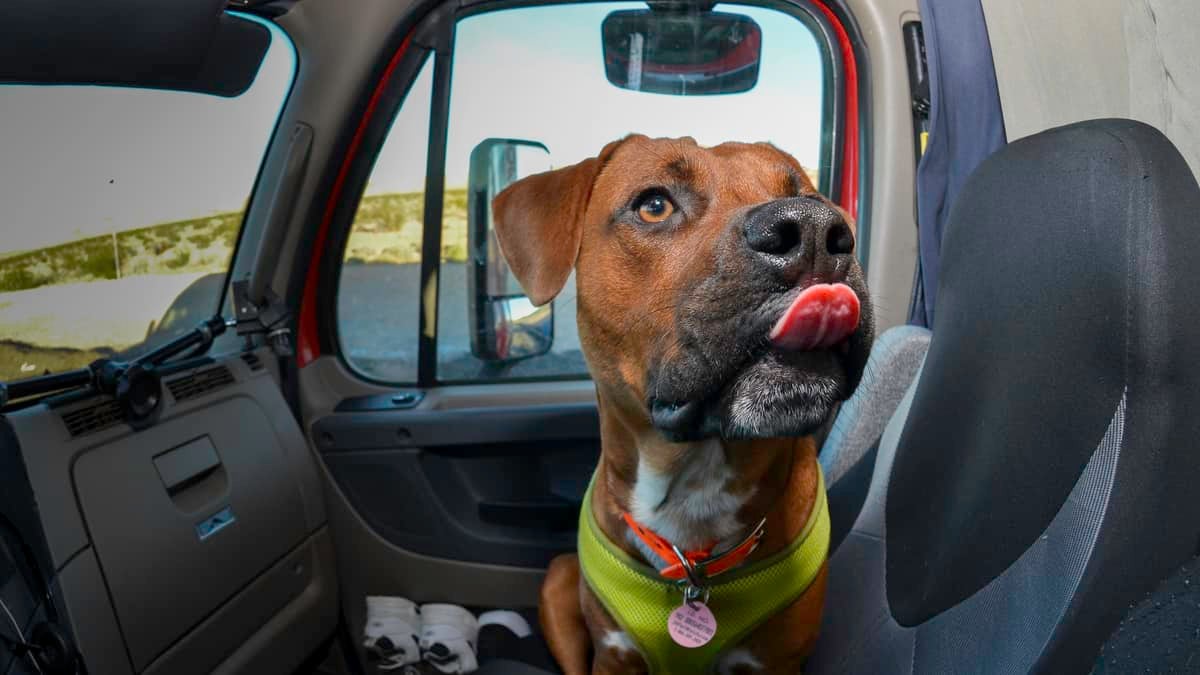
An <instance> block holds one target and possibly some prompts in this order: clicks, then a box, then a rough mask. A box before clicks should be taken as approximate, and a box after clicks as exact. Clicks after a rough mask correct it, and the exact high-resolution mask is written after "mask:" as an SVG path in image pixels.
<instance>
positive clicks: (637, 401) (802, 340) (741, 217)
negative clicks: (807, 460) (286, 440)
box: [493, 135, 874, 441]
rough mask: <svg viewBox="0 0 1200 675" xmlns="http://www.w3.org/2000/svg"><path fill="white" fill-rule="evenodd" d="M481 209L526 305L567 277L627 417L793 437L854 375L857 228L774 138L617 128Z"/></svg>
mask: <svg viewBox="0 0 1200 675" xmlns="http://www.w3.org/2000/svg"><path fill="white" fill-rule="evenodd" d="M493 213H494V217H495V227H496V235H497V238H498V240H499V242H500V248H501V250H502V251H503V252H504V255H505V257H506V259H507V260H508V263H509V266H510V268H511V269H512V271H513V274H514V275H515V276H516V277H517V279H518V281H520V283H521V285H522V287H523V288H524V289H525V291H526V293H527V294H528V295H529V297H530V299H531V300H532V301H533V302H534V303H535V304H543V303H546V302H549V301H550V300H551V299H552V298H554V296H555V295H557V294H558V292H559V291H560V290H562V288H563V286H564V284H565V283H566V282H567V279H568V278H569V277H570V274H571V271H572V269H574V270H575V273H576V289H577V293H578V297H577V315H578V322H579V336H580V341H581V346H582V349H583V352H584V355H585V357H586V358H587V361H588V366H589V368H590V370H591V372H592V376H593V378H594V379H595V381H596V384H597V387H598V389H599V391H600V393H601V395H602V396H603V397H604V403H605V405H608V406H616V407H618V408H620V410H621V413H622V415H623V416H624V417H626V418H628V419H629V420H630V421H629V422H628V423H630V424H638V425H639V426H640V425H642V424H644V425H645V426H647V427H648V426H653V427H654V428H656V429H658V430H659V431H660V432H662V433H663V434H664V435H665V436H666V437H667V438H668V439H670V440H675V441H684V440H694V439H699V438H704V437H708V436H714V435H720V436H722V437H724V438H728V439H744V438H769V437H782V436H802V435H807V434H809V433H812V432H813V431H814V430H816V428H817V427H819V426H820V425H821V424H822V423H823V422H824V421H825V420H826V418H827V417H828V416H829V414H830V413H831V411H832V409H833V407H834V406H835V405H836V403H837V402H838V401H840V400H843V399H845V398H846V397H847V396H849V394H850V392H851V391H853V389H854V387H855V386H857V384H858V380H859V378H860V376H861V374H862V369H863V364H864V363H865V362H866V357H867V354H868V352H869V351H870V347H871V342H872V339H873V334H874V328H873V325H874V324H873V319H872V311H871V303H870V299H869V296H868V294H867V288H866V282H865V279H864V275H863V271H862V269H861V268H860V267H859V264H858V261H857V259H856V258H855V256H854V244H855V228H854V223H852V222H851V221H850V219H849V218H848V217H847V215H846V214H845V213H844V212H843V211H842V210H841V209H839V208H838V207H837V206H835V205H833V204H832V203H831V202H830V201H829V200H827V199H825V198H824V197H822V196H821V195H820V194H818V193H817V191H816V189H815V188H814V187H813V184H812V182H811V180H810V179H809V178H808V177H807V175H806V174H805V173H804V171H803V169H802V168H801V166H800V164H799V162H797V161H796V160H795V159H794V158H792V157H791V156H789V155H787V154H786V153H784V152H782V151H780V150H778V149H777V148H775V147H773V146H771V145H769V144H765V143H763V144H744V143H725V144H722V145H719V146H716V147H713V148H702V147H700V146H698V145H697V144H696V143H695V141H693V140H692V139H691V138H682V139H650V138H647V137H645V136H639V135H634V136H629V137H627V138H625V139H623V140H620V141H615V142H613V143H610V144H609V145H607V146H605V148H604V149H603V150H602V151H601V152H600V154H599V156H597V157H595V158H592V159H588V160H585V161H583V162H580V163H579V164H576V165H574V166H569V167H566V168H562V169H557V170H554V171H550V172H547V173H543V174H538V175H535V176H530V177H528V178H525V179H523V180H521V181H519V182H517V183H515V184H513V185H511V186H509V188H508V189H506V190H505V191H503V192H502V193H501V194H500V195H498V196H497V197H496V199H495V202H494V204H493ZM821 284H832V285H833V286H818V285H821ZM810 287H813V288H810ZM806 289H809V290H810V292H809V293H808V294H807V295H806V296H805V299H801V298H800V295H801V293H802V292H804V291H805V290H806ZM830 289H833V290H832V291H831V290H830ZM851 290H852V291H853V293H851V292H850V291H851ZM838 293H841V296H839V295H838ZM813 295H825V296H826V297H824V298H818V299H817V300H815V301H813V302H811V303H810V302H809V301H808V297H809V296H813ZM830 295H832V296H833V297H832V299H830V297H828V296H830ZM846 296H853V297H849V298H847V297H846ZM847 300H849V301H855V300H856V302H853V304H854V305H855V307H854V308H852V309H855V310H857V309H859V308H861V309H860V311H857V312H855V313H854V316H853V317H851V319H849V320H847V319H846V318H845V317H846V316H847V311H848V310H847V309H846V305H847V304H848V303H847ZM805 303H808V304H815V309H814V307H804V306H801V305H804V304H805ZM831 305H836V306H835V307H833V308H832V309H831ZM839 312H840V313H839ZM806 315H807V316H806ZM839 317H840V318H839ZM855 318H857V322H856V323H855V322H854V321H853V319H855ZM839 321H840V322H841V325H840V326H839V325H838V323H839Z"/></svg>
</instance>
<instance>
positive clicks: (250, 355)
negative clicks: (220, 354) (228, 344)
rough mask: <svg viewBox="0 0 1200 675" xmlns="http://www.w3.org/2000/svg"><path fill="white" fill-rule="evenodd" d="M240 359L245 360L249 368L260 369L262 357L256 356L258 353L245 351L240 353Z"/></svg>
mask: <svg viewBox="0 0 1200 675" xmlns="http://www.w3.org/2000/svg"><path fill="white" fill-rule="evenodd" d="M242 360H243V361H245V362H246V365H247V366H250V370H262V367H263V364H262V359H260V358H258V354H255V353H254V352H246V353H245V354H242Z"/></svg>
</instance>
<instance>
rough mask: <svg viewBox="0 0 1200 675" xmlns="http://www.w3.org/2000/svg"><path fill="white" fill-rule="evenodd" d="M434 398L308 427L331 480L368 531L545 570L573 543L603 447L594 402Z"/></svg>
mask: <svg viewBox="0 0 1200 675" xmlns="http://www.w3.org/2000/svg"><path fill="white" fill-rule="evenodd" d="M498 388H499V387H498ZM496 394H497V397H498V398H501V399H502V398H503V397H502V396H501V395H500V392H499V391H497V392H496ZM430 405H431V404H429V403H424V404H422V405H421V406H420V407H418V408H417V409H414V410H409V411H379V412H365V413H363V412H356V413H333V414H330V415H327V416H324V417H321V418H319V419H317V420H316V422H314V423H313V425H312V435H313V438H315V439H316V445H317V447H318V448H319V449H320V450H321V453H322V457H323V458H324V460H325V464H326V466H327V467H328V468H329V472H330V474H331V476H332V478H333V479H334V480H335V481H336V482H337V485H338V487H339V488H340V489H341V491H342V492H343V493H344V494H345V496H346V498H347V499H348V500H349V502H350V505H351V506H352V507H353V508H354V509H355V510H357V511H358V512H359V513H360V514H362V517H363V519H364V520H365V521H366V522H367V523H368V524H369V525H370V526H371V528H373V529H374V530H375V531H376V532H377V533H378V534H379V535H380V536H381V537H383V538H384V539H386V540H387V541H388V542H390V543H392V544H394V545H396V546H399V547H402V548H404V549H406V550H409V551H412V552H414V553H420V554H424V555H431V556H439V557H445V558H452V559H456V560H462V561H470V562H478V563H488V564H497V565H517V566H526V567H543V566H545V564H546V563H547V562H549V560H550V559H551V558H552V557H553V556H554V555H556V554H558V553H561V552H563V551H568V550H572V549H573V548H574V545H575V541H574V532H575V524H576V520H577V518H578V514H579V505H580V503H581V502H582V498H583V493H584V491H585V490H586V489H587V481H588V479H589V478H590V476H591V472H592V469H593V468H594V466H595V462H596V458H597V457H598V455H599V422H598V417H597V412H596V406H595V404H594V403H560V404H543V405H534V406H525V407H519V408H517V407H511V406H498V407H491V408H488V407H476V408H470V409H451V410H435V409H430Z"/></svg>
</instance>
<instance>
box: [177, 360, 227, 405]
mask: <svg viewBox="0 0 1200 675" xmlns="http://www.w3.org/2000/svg"><path fill="white" fill-rule="evenodd" d="M227 384H233V373H231V372H229V369H228V368H226V367H225V366H213V367H212V368H205V369H204V370H198V371H196V372H194V373H192V374H191V375H187V376H186V377H180V378H178V379H174V380H171V381H170V382H167V389H170V390H171V396H174V397H175V400H176V401H186V400H187V399H189V398H195V397H196V396H200V395H201V394H205V393H208V392H210V391H212V390H214V389H219V388H221V387H224V386H225V385H227Z"/></svg>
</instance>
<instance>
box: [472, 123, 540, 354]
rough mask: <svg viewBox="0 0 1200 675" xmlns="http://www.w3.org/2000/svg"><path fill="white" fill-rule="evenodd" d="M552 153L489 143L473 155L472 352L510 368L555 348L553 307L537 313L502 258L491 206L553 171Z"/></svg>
mask: <svg viewBox="0 0 1200 675" xmlns="http://www.w3.org/2000/svg"><path fill="white" fill-rule="evenodd" d="M550 169H551V166H550V151H549V150H548V149H547V148H546V146H544V145H542V144H541V143H537V142H534V141H523V140H512V139H502V138H489V139H487V140H484V141H483V142H481V143H480V144H479V145H477V146H475V149H474V150H472V151H471V158H470V169H469V175H468V178H467V251H468V257H469V262H468V264H467V283H468V285H469V291H468V294H467V298H468V302H467V305H468V307H467V311H468V314H469V317H468V320H469V322H470V327H471V352H472V353H473V354H474V355H475V357H476V358H479V359H481V360H484V361H492V362H509V361H517V360H519V359H526V358H529V357H532V356H540V355H542V354H545V353H546V352H548V351H550V346H551V345H552V344H553V342H554V307H553V303H547V304H545V305H542V306H541V307H534V306H533V303H532V302H530V300H529V298H527V297H525V294H524V292H523V291H522V290H521V285H520V284H519V283H518V282H517V280H516V278H515V277H513V275H512V272H511V271H510V270H509V268H508V263H507V262H506V261H505V260H504V256H503V255H502V254H501V253H500V246H499V244H498V243H497V241H496V234H495V231H494V229H493V226H492V200H493V199H494V198H495V197H496V195H497V194H499V193H500V192H501V191H502V190H503V189H504V188H506V187H508V186H509V185H512V184H513V183H515V182H517V181H518V180H521V179H522V178H524V177H526V176H531V175H533V174H535V173H541V172H543V171H549V170H550Z"/></svg>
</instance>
